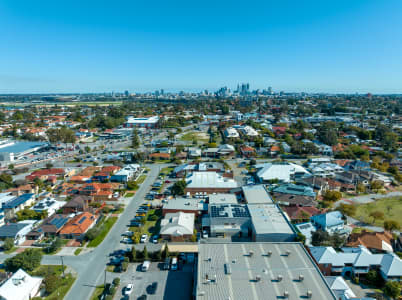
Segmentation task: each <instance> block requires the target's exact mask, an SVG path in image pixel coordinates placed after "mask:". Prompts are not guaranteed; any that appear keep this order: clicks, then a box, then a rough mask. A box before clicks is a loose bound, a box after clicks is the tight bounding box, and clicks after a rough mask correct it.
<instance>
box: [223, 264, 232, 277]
mask: <svg viewBox="0 0 402 300" xmlns="http://www.w3.org/2000/svg"><path fill="white" fill-rule="evenodd" d="M224 267H225V274H226V275H230V274H232V268H231V267H230V265H229V264H228V263H226V264H225V265H224Z"/></svg>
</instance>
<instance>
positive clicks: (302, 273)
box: [195, 243, 337, 300]
mask: <svg viewBox="0 0 402 300" xmlns="http://www.w3.org/2000/svg"><path fill="white" fill-rule="evenodd" d="M198 250H199V251H198V267H197V276H196V282H195V299H199V300H201V299H203V300H215V299H230V300H244V299H299V298H306V299H317V300H322V299H325V300H331V299H332V300H335V299H337V298H336V297H335V295H334V294H333V292H332V291H331V289H330V287H329V285H328V283H327V282H326V281H325V279H324V277H323V276H322V274H321V272H320V270H319V269H318V268H317V267H316V265H315V264H314V262H313V261H312V260H311V258H310V256H309V255H308V254H307V252H306V251H305V249H304V248H303V246H302V245H301V244H300V243H213V244H199V245H198Z"/></svg>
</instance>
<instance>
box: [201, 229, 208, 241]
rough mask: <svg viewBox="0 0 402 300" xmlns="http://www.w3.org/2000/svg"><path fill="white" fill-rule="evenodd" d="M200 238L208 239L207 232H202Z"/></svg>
mask: <svg viewBox="0 0 402 300" xmlns="http://www.w3.org/2000/svg"><path fill="white" fill-rule="evenodd" d="M202 238H203V239H207V238H208V232H207V231H206V230H203V231H202Z"/></svg>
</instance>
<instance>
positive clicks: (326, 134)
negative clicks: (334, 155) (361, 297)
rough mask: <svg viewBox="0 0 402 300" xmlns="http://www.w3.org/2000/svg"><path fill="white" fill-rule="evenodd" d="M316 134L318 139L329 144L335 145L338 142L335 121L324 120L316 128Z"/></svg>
mask: <svg viewBox="0 0 402 300" xmlns="http://www.w3.org/2000/svg"><path fill="white" fill-rule="evenodd" d="M318 136H319V138H320V141H321V142H323V143H324V144H327V145H329V146H333V145H336V144H337V143H338V133H337V131H336V124H335V122H324V123H322V124H321V126H320V128H319V129H318Z"/></svg>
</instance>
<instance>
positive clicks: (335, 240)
mask: <svg viewBox="0 0 402 300" xmlns="http://www.w3.org/2000/svg"><path fill="white" fill-rule="evenodd" d="M331 243H332V246H333V247H334V248H340V247H342V246H343V244H344V243H345V239H344V238H343V237H342V236H341V235H340V234H339V233H334V234H333V235H332V236H331Z"/></svg>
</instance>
